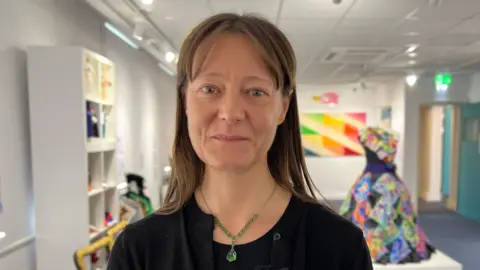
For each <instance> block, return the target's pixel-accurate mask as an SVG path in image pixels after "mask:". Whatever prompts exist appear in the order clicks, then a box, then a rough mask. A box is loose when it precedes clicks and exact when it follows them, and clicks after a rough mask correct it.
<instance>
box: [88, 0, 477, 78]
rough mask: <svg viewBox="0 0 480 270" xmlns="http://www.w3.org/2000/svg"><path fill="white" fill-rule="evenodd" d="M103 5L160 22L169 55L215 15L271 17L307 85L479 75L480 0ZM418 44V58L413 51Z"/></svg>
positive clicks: (187, 0)
mask: <svg viewBox="0 0 480 270" xmlns="http://www.w3.org/2000/svg"><path fill="white" fill-rule="evenodd" d="M87 1H88V0H87ZM102 1H103V2H106V3H109V4H110V5H109V6H110V7H111V8H114V9H115V10H116V12H117V14H119V15H121V17H123V19H126V20H129V21H130V22H131V21H132V20H133V19H134V18H135V20H143V21H146V22H149V23H150V24H152V25H154V27H151V28H148V29H147V32H146V34H148V35H150V36H151V37H154V39H156V40H159V44H162V46H163V47H162V48H161V50H170V49H171V50H173V51H178V50H179V48H180V46H181V43H182V41H183V39H184V37H185V36H186V35H187V33H188V32H189V30H190V29H191V28H192V27H193V26H194V25H195V24H196V23H198V22H199V21H201V20H202V19H204V18H206V17H208V16H210V15H212V14H215V13H218V12H255V13H258V14H260V15H263V16H264V17H266V18H267V19H269V20H271V21H272V22H274V23H275V24H276V25H277V26H278V27H279V28H280V29H281V30H283V31H284V33H285V34H286V35H287V36H288V38H289V39H290V41H291V43H292V44H293V47H294V49H295V52H296V56H297V60H298V81H299V83H306V84H332V83H351V82H358V81H372V82H380V83H382V82H388V81H389V80H392V79H395V78H398V77H399V76H403V75H405V74H406V73H410V72H418V73H423V72H435V71H439V70H450V71H453V72H457V71H462V70H468V71H471V70H472V66H475V67H478V63H477V62H478V61H480V0H433V2H436V1H439V2H441V4H440V5H439V6H435V5H430V4H429V2H432V0H343V1H342V3H341V4H339V5H336V4H333V3H332V0H154V4H153V6H152V7H151V8H150V9H149V10H147V11H142V12H139V11H138V9H137V8H138V7H141V6H140V5H141V0H102ZM97 2H98V1H97ZM107 16H109V17H111V16H110V15H108V14H107ZM157 30H158V31H157ZM411 44H418V45H419V47H418V49H417V51H416V52H417V57H410V56H408V55H407V54H406V53H405V50H406V48H408V46H409V45H411ZM171 47H173V49H172V48H171ZM326 56H329V58H331V60H330V61H326V60H325V57H326ZM412 60H413V61H414V62H413V61H412Z"/></svg>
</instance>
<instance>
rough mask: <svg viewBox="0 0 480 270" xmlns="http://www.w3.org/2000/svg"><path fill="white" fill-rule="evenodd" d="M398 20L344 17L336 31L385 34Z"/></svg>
mask: <svg viewBox="0 0 480 270" xmlns="http://www.w3.org/2000/svg"><path fill="white" fill-rule="evenodd" d="M397 22H398V20H394V19H393V20H392V19H375V18H369V19H367V18H351V19H344V20H343V21H342V22H341V23H340V24H339V25H338V26H337V28H336V29H335V32H337V33H342V34H361V33H366V34H369V33H375V34H383V33H386V32H388V31H389V30H390V29H392V28H393V27H394V26H395V24H397Z"/></svg>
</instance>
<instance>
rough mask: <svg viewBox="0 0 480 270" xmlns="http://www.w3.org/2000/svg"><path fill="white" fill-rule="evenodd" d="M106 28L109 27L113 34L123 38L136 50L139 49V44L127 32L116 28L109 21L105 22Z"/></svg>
mask: <svg viewBox="0 0 480 270" xmlns="http://www.w3.org/2000/svg"><path fill="white" fill-rule="evenodd" d="M105 28H107V29H108V30H109V31H110V32H112V34H114V35H115V36H117V37H118V38H119V39H121V40H123V41H124V42H125V43H127V44H128V45H129V46H130V47H132V48H134V49H135V50H138V45H137V44H135V42H133V41H132V40H131V39H129V38H128V37H127V36H126V35H125V34H123V33H122V32H121V31H120V30H118V29H117V28H115V26H113V25H111V24H110V23H108V22H105Z"/></svg>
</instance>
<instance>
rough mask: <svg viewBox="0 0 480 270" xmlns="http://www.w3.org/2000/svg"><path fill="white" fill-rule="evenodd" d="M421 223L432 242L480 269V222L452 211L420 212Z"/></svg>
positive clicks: (469, 269)
mask: <svg viewBox="0 0 480 270" xmlns="http://www.w3.org/2000/svg"><path fill="white" fill-rule="evenodd" d="M420 223H421V226H422V227H423V228H424V230H425V233H426V234H427V236H428V238H429V239H430V242H431V243H432V244H433V245H434V246H435V247H436V248H438V249H439V250H441V251H442V252H443V253H445V254H447V255H448V256H450V257H452V258H453V259H454V260H456V261H458V262H459V263H461V264H462V265H463V270H479V269H480V224H479V223H477V222H474V221H470V220H467V219H465V218H463V217H461V216H459V215H457V214H454V213H451V212H442V213H428V212H427V213H422V212H421V213H420Z"/></svg>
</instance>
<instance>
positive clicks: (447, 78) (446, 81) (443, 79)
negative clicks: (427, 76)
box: [435, 73, 452, 86]
mask: <svg viewBox="0 0 480 270" xmlns="http://www.w3.org/2000/svg"><path fill="white" fill-rule="evenodd" d="M451 83H452V74H450V73H440V74H437V75H435V85H437V86H438V85H446V86H450V84H451Z"/></svg>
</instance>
